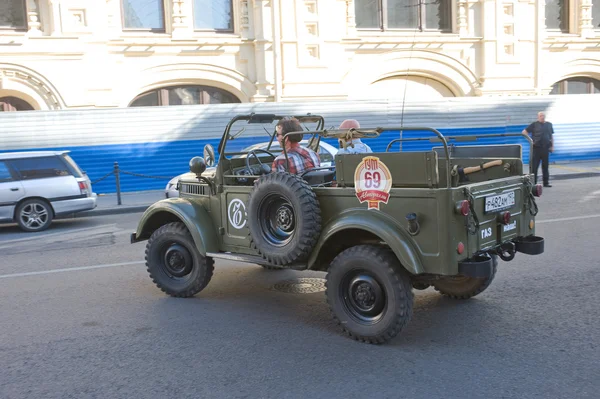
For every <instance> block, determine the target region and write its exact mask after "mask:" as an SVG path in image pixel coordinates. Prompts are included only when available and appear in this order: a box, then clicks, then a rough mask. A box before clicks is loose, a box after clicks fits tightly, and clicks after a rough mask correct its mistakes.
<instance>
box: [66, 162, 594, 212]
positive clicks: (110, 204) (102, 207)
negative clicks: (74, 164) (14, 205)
mask: <svg viewBox="0 0 600 399" xmlns="http://www.w3.org/2000/svg"><path fill="white" fill-rule="evenodd" d="M526 170H528V168H526ZM593 176H598V177H600V160H597V161H588V162H573V163H568V164H551V165H550V182H551V183H552V181H553V180H568V179H577V178H583V177H593ZM541 180H542V168H541V165H540V168H539V170H538V181H540V182H541ZM164 198H165V192H164V190H156V191H141V192H134V193H121V205H118V202H117V195H116V194H102V195H99V196H98V206H97V207H96V209H94V210H93V211H88V212H81V213H78V214H76V215H75V216H76V217H89V216H102V215H118V214H122V213H136V212H144V211H145V210H146V208H147V207H149V206H150V205H152V204H153V203H155V202H156V201H160V200H161V199H164Z"/></svg>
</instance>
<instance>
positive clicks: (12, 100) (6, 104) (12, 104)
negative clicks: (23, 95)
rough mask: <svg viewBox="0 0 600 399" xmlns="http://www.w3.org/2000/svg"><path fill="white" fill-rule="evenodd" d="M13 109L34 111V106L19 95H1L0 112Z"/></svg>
mask: <svg viewBox="0 0 600 399" xmlns="http://www.w3.org/2000/svg"><path fill="white" fill-rule="evenodd" d="M11 111H33V107H32V106H31V104H29V103H28V102H27V101H25V100H21V99H20V98H17V97H0V112H11Z"/></svg>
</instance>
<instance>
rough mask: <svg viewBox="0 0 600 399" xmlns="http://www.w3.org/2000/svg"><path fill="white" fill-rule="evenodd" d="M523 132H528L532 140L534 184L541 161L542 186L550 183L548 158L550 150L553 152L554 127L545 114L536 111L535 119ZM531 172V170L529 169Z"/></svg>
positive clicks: (547, 185) (548, 185)
mask: <svg viewBox="0 0 600 399" xmlns="http://www.w3.org/2000/svg"><path fill="white" fill-rule="evenodd" d="M523 133H529V134H530V135H531V138H532V140H533V173H534V176H535V184H537V172H538V167H539V166H540V161H542V175H543V178H544V187H552V186H551V185H550V181H549V180H550V172H549V171H548V158H549V155H550V153H551V152H554V137H553V135H554V128H553V127H552V123H550V122H547V121H546V114H544V113H543V112H538V119H537V121H535V122H533V123H532V124H531V125H529V126H527V128H525V129H524V130H523ZM530 173H531V171H530Z"/></svg>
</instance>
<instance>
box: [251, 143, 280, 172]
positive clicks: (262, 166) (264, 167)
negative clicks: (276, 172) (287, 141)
mask: <svg viewBox="0 0 600 399" xmlns="http://www.w3.org/2000/svg"><path fill="white" fill-rule="evenodd" d="M257 152H264V153H267V154H269V155H270V156H272V157H273V159H275V155H273V153H272V152H270V151H267V150H263V149H261V148H257V149H256V150H250V151H248V154H247V155H246V169H248V171H249V172H250V174H253V173H252V168H251V167H250V156H251V155H253V156H254V158H256V160H257V161H258V165H259V168H260V169H259V171H258V173H259V174H262V175H266V174H267V173H271V167H270V166H269V165H265V164H263V163H262V162H261V161H260V158H259V157H258V156H257V155H256V153H257ZM261 172H262V173H261Z"/></svg>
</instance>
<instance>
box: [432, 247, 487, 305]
mask: <svg viewBox="0 0 600 399" xmlns="http://www.w3.org/2000/svg"><path fill="white" fill-rule="evenodd" d="M490 256H491V257H492V272H491V274H490V276H489V277H486V278H474V277H465V276H460V277H447V278H444V279H442V280H437V281H435V282H434V283H433V288H435V290H436V291H438V292H439V293H440V294H442V295H444V296H447V297H450V298H453V299H469V298H472V297H474V296H476V295H479V294H481V293H482V292H483V291H485V290H486V289H487V288H488V287H489V286H490V284H492V281H493V280H494V277H495V276H496V269H497V268H498V255H490Z"/></svg>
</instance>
